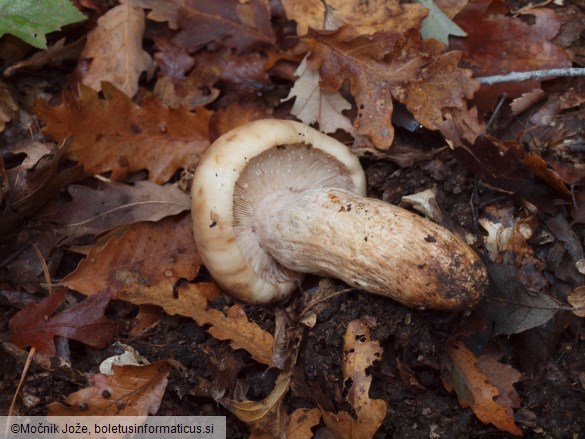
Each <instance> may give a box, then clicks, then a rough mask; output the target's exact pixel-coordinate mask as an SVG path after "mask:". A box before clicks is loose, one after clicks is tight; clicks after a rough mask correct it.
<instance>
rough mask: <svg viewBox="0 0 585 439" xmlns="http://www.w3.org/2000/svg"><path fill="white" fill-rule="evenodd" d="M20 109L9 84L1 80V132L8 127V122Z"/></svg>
mask: <svg viewBox="0 0 585 439" xmlns="http://www.w3.org/2000/svg"><path fill="white" fill-rule="evenodd" d="M17 111H18V103H17V102H16V100H15V99H14V96H13V95H12V91H11V90H10V88H9V87H8V85H7V84H6V83H5V82H3V81H0V133H1V132H2V131H4V128H6V124H7V123H8V122H10V121H11V120H12V118H13V117H14V115H15V114H16V112H17Z"/></svg>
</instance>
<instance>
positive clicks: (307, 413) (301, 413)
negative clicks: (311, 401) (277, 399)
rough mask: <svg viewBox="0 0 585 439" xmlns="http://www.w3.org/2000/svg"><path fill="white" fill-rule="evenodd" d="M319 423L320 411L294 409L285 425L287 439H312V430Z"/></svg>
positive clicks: (315, 409)
mask: <svg viewBox="0 0 585 439" xmlns="http://www.w3.org/2000/svg"><path fill="white" fill-rule="evenodd" d="M320 421H321V411H320V410H319V409H317V408H314V409H296V410H295V411H294V412H292V413H291V414H290V416H289V418H288V422H287V424H286V430H285V431H286V437H287V439H305V438H307V437H312V435H313V432H312V429H313V427H315V426H316V425H317V424H319V422H320Z"/></svg>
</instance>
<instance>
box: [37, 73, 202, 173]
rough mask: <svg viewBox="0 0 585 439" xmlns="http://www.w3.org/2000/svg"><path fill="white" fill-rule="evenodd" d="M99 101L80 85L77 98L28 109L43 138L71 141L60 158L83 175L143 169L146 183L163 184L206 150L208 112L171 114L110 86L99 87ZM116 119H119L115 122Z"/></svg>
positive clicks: (40, 102)
mask: <svg viewBox="0 0 585 439" xmlns="http://www.w3.org/2000/svg"><path fill="white" fill-rule="evenodd" d="M102 91H103V95H104V99H100V97H99V95H98V93H97V92H95V91H94V90H92V89H91V88H89V87H85V86H83V85H82V86H80V89H79V97H77V96H75V95H74V94H73V93H72V92H66V93H65V94H64V96H63V103H62V104H61V105H60V106H57V107H52V106H50V105H49V104H48V103H47V102H45V101H43V100H37V101H36V102H35V104H34V107H35V112H36V114H37V115H38V117H39V118H41V119H42V120H43V121H44V122H45V124H46V125H47V126H46V128H45V129H44V130H43V131H44V132H45V134H47V135H49V136H51V137H53V138H54V139H59V140H60V141H62V140H63V139H65V138H66V137H68V136H71V135H72V136H73V141H72V144H71V147H70V148H69V150H68V151H67V154H66V156H67V157H68V158H70V159H72V160H76V161H78V162H80V163H81V164H82V165H83V168H84V170H85V172H86V174H88V175H95V174H99V173H102V172H108V171H112V180H116V181H119V180H122V179H123V178H124V177H125V176H126V175H127V173H130V172H137V171H140V170H143V169H147V170H148V171H149V174H148V177H149V180H151V181H154V182H156V183H164V182H166V181H167V180H168V179H169V178H171V176H172V175H173V174H174V173H175V172H176V171H177V170H178V169H185V168H193V167H195V166H196V165H197V163H198V161H199V157H200V155H201V154H202V153H203V151H205V149H207V147H208V146H209V141H208V124H209V118H210V116H211V112H210V111H208V110H205V109H204V108H198V109H197V112H196V113H191V112H189V111H187V110H186V109H184V108H182V107H180V108H178V109H176V110H171V109H169V108H168V107H166V106H165V105H163V104H161V103H160V102H159V101H158V100H157V99H156V98H155V97H154V96H149V97H146V98H144V99H143V100H142V106H138V105H136V104H135V103H134V102H132V100H130V98H128V96H126V95H125V94H124V93H122V92H121V91H120V90H118V89H116V88H115V87H114V86H112V85H111V84H107V83H104V84H102ZM120 115H124V116H123V117H121V116H120Z"/></svg>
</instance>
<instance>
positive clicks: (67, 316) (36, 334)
mask: <svg viewBox="0 0 585 439" xmlns="http://www.w3.org/2000/svg"><path fill="white" fill-rule="evenodd" d="M66 292H67V290H66V289H64V288H62V289H59V290H57V291H55V292H54V293H53V294H51V295H50V296H49V297H47V298H46V299H45V300H43V301H42V302H40V303H38V304H30V305H27V306H25V307H24V308H23V309H22V310H20V311H19V312H18V313H17V314H16V315H15V316H14V317H13V318H12V320H10V329H11V341H12V343H14V344H15V345H17V346H19V347H22V348H24V347H26V346H32V347H34V348H35V349H37V350H38V351H39V352H41V353H43V354H45V355H49V356H55V355H56V348H55V342H54V340H53V338H54V337H55V336H57V335H60V336H62V337H67V338H71V339H73V340H77V341H79V342H81V343H84V344H86V345H88V346H91V347H94V348H104V347H106V346H108V344H109V343H110V341H111V340H112V338H113V337H114V335H115V334H116V329H117V325H116V323H115V322H113V321H112V320H109V319H108V318H106V317H105V316H104V311H105V309H106V307H107V306H108V302H109V301H110V293H109V291H107V290H104V291H102V292H101V293H99V294H96V295H95V296H92V297H90V298H88V299H85V300H84V301H83V302H81V303H79V304H77V305H75V306H73V307H71V308H69V309H67V310H65V311H63V312H61V313H59V314H57V315H55V316H54V317H50V315H51V314H52V313H53V312H55V310H56V309H57V308H58V307H59V305H60V304H61V303H62V301H63V299H64V297H65V293H66Z"/></svg>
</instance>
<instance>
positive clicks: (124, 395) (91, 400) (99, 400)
mask: <svg viewBox="0 0 585 439" xmlns="http://www.w3.org/2000/svg"><path fill="white" fill-rule="evenodd" d="M112 371H113V375H103V374H96V375H93V376H92V377H90V378H89V384H90V387H87V388H85V389H82V390H79V391H77V392H74V393H72V394H70V395H69V396H67V398H65V405H64V404H61V403H59V402H53V403H51V404H49V405H48V407H47V408H48V411H49V416H144V417H146V416H148V415H154V414H156V412H157V411H158V409H159V407H160V403H161V400H162V397H163V395H164V393H165V389H166V387H167V382H168V375H169V371H170V368H169V365H168V363H167V362H166V361H157V362H155V363H151V364H148V365H146V366H116V365H114V366H113V367H112Z"/></svg>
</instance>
